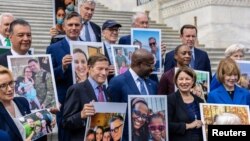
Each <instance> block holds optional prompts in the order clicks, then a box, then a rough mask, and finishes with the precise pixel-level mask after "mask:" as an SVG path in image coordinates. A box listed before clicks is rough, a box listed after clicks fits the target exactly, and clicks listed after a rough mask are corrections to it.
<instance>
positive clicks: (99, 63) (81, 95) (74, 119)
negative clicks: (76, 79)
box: [63, 54, 110, 141]
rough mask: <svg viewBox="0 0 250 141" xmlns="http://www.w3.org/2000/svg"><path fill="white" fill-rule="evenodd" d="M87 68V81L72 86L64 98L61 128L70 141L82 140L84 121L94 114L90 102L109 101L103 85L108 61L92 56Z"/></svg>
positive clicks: (102, 56) (102, 57)
mask: <svg viewBox="0 0 250 141" xmlns="http://www.w3.org/2000/svg"><path fill="white" fill-rule="evenodd" d="M88 66H89V77H88V79H87V80H85V81H84V82H81V83H76V84H74V85H72V86H71V87H70V88H69V89H68V91H67V94H66V98H65V105H64V112H63V127H64V128H65V130H67V131H68V132H69V135H70V140H72V141H83V140H84V135H85V125H86V121H87V120H86V119H87V117H89V116H92V115H94V113H95V110H94V107H93V104H92V102H93V101H98V102H106V101H110V98H109V96H108V95H107V93H106V89H105V85H104V83H105V81H106V79H107V76H108V67H109V62H108V59H107V58H106V57H105V56H104V55H102V54H97V55H93V56H91V57H90V58H89V60H88Z"/></svg>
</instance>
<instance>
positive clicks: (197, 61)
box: [164, 25, 212, 80]
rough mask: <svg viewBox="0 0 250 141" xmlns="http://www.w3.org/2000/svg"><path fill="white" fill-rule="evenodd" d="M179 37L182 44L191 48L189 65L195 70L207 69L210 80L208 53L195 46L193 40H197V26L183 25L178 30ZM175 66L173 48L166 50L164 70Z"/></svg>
mask: <svg viewBox="0 0 250 141" xmlns="http://www.w3.org/2000/svg"><path fill="white" fill-rule="evenodd" d="M180 33H181V35H180V38H181V41H182V44H186V45H187V46H188V47H190V48H191V51H192V59H191V62H190V67H192V68H193V69H195V70H202V71H207V72H209V73H210V80H211V75H212V74H211V65H210V60H209V58H208V54H207V53H206V52H205V51H203V50H201V49H198V48H196V47H195V42H196V40H197V28H196V27H195V26H193V25H184V26H182V28H181V30H180ZM175 66H176V61H175V60H174V50H172V51H170V52H168V53H167V54H166V57H165V63H164V72H166V71H168V70H169V69H171V68H173V67H175Z"/></svg>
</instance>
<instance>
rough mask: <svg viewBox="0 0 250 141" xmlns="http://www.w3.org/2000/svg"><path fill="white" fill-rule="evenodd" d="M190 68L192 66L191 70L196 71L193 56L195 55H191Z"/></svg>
mask: <svg viewBox="0 0 250 141" xmlns="http://www.w3.org/2000/svg"><path fill="white" fill-rule="evenodd" d="M190 66H191V68H193V69H194V56H193V54H192V55H191V61H190Z"/></svg>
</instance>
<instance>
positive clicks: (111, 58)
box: [103, 41, 114, 65]
mask: <svg viewBox="0 0 250 141" xmlns="http://www.w3.org/2000/svg"><path fill="white" fill-rule="evenodd" d="M103 43H104V44H105V47H106V49H107V52H108V56H109V60H110V63H111V65H114V60H113V55H112V51H111V46H110V44H109V43H108V42H107V41H104V42H103Z"/></svg>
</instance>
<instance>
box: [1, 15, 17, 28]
mask: <svg viewBox="0 0 250 141" xmlns="http://www.w3.org/2000/svg"><path fill="white" fill-rule="evenodd" d="M3 17H13V18H14V16H13V14H12V13H2V14H1V15H0V25H1V24H2V20H3Z"/></svg>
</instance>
